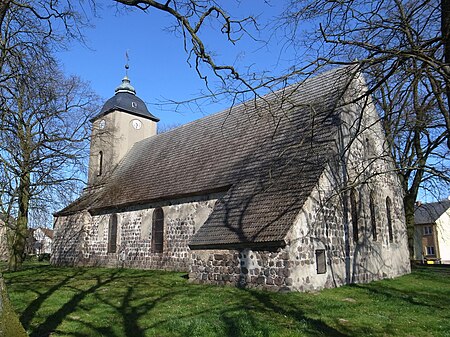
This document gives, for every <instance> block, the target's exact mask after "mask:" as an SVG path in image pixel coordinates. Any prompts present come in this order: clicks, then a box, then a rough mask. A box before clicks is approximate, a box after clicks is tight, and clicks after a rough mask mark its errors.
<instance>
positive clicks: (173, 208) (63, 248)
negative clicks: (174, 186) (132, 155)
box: [52, 195, 219, 271]
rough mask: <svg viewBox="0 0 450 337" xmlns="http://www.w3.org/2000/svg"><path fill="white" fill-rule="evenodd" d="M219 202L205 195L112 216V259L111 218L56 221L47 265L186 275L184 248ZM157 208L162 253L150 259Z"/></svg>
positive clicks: (188, 255)
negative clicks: (111, 245) (112, 244)
mask: <svg viewBox="0 0 450 337" xmlns="http://www.w3.org/2000/svg"><path fill="white" fill-rule="evenodd" d="M218 197H219V195H207V196H202V197H195V198H191V199H182V200H173V201H172V202H170V203H169V204H168V203H166V204H152V205H143V206H141V207H131V208H127V209H123V210H121V211H117V212H115V214H116V215H117V219H118V226H117V249H116V252H115V253H108V240H109V221H110V217H111V216H112V214H113V213H103V214H97V215H93V216H91V215H89V214H88V213H87V212H86V213H85V214H84V216H83V217H80V216H79V215H72V216H68V217H59V218H58V219H57V226H56V228H55V229H56V233H55V238H56V239H55V251H54V255H53V258H52V262H53V263H54V264H57V265H95V266H110V267H131V268H145V269H163V270H176V271H188V270H189V266H190V263H191V252H190V249H189V247H188V242H189V240H190V239H191V237H192V235H193V234H194V233H195V231H196V230H198V228H200V226H201V225H202V224H203V223H204V222H205V221H206V219H207V218H208V216H209V214H210V213H211V212H212V209H213V207H214V204H215V202H216V200H217V198H218ZM156 207H161V208H162V210H163V212H164V243H163V246H164V248H163V252H162V253H153V252H152V247H151V246H152V220H153V219H152V218H153V212H154V209H155V208H156ZM75 233H76V235H74V234H75ZM68 247H72V248H70V249H69V248H68Z"/></svg>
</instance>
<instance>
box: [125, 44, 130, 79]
mask: <svg viewBox="0 0 450 337" xmlns="http://www.w3.org/2000/svg"><path fill="white" fill-rule="evenodd" d="M125 58H126V59H127V63H126V64H125V75H126V76H127V77H128V69H130V66H129V65H128V62H130V57H129V56H128V50H127V51H125Z"/></svg>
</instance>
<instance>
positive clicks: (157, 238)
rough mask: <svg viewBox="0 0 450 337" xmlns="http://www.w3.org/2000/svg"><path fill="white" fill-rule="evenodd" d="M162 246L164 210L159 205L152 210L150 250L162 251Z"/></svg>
mask: <svg viewBox="0 0 450 337" xmlns="http://www.w3.org/2000/svg"><path fill="white" fill-rule="evenodd" d="M163 248H164V212H163V210H162V208H161V207H158V208H155V210H154V211H153V221H152V252H153V253H162V251H163Z"/></svg>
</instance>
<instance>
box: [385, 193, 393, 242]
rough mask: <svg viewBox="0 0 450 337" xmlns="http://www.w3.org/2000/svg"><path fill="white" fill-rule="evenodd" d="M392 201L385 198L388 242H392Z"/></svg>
mask: <svg viewBox="0 0 450 337" xmlns="http://www.w3.org/2000/svg"><path fill="white" fill-rule="evenodd" d="M391 212H392V201H391V198H389V197H386V217H387V225H388V233H389V242H393V241H394V235H393V233H392V213H391Z"/></svg>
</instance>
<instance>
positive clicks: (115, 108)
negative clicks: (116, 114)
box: [89, 107, 160, 123]
mask: <svg viewBox="0 0 450 337" xmlns="http://www.w3.org/2000/svg"><path fill="white" fill-rule="evenodd" d="M113 111H121V112H126V113H129V114H130V115H133V116H136V117H142V118H145V119H150V120H152V121H154V122H159V121H160V119H159V118H158V117H155V116H153V115H152V114H151V113H150V112H149V115H148V116H145V115H141V114H138V113H136V112H134V111H131V110H127V109H124V108H119V107H114V108H111V109H109V110H106V111H105V112H103V113H101V114H99V115H96V116H95V117H92V118H91V119H89V122H91V123H93V122H94V121H96V120H97V119H99V118H102V117H104V116H106V115H107V114H109V113H111V112H113Z"/></svg>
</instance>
